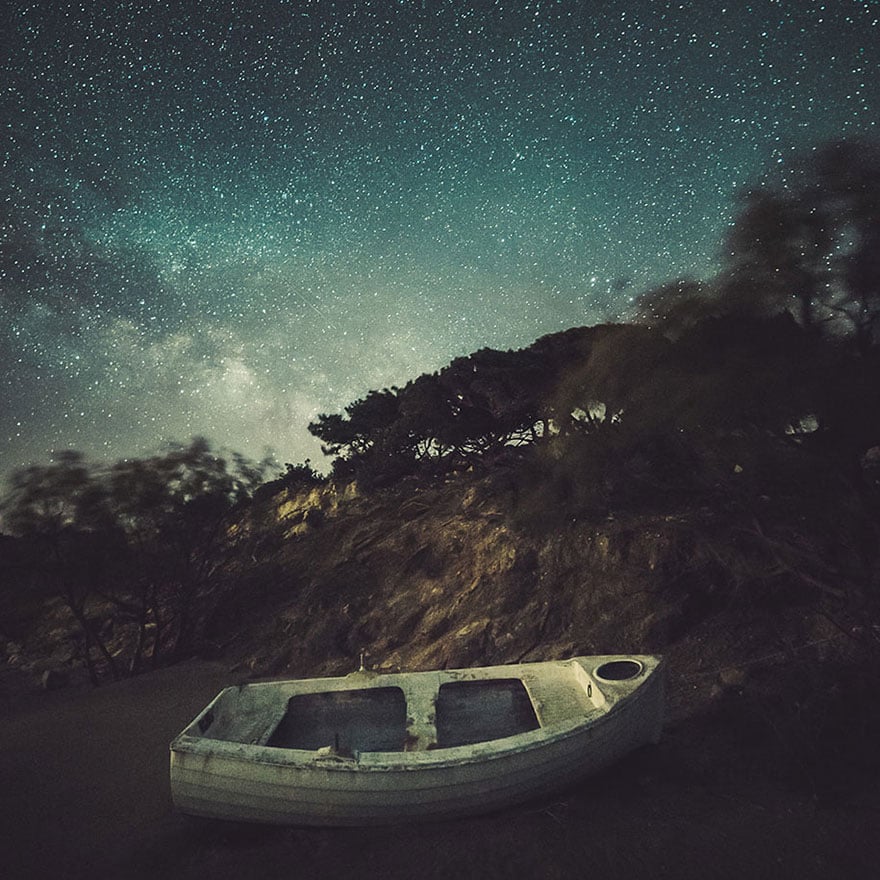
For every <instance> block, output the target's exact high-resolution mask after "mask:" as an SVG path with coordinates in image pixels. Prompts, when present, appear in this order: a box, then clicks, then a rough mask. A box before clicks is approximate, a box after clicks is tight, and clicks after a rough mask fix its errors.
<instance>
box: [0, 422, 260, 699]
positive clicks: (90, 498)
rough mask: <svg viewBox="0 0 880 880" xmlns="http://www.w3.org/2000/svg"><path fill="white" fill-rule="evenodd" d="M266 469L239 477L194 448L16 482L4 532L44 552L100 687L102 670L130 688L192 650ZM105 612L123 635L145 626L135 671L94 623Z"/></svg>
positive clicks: (242, 471) (37, 473)
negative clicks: (241, 513)
mask: <svg viewBox="0 0 880 880" xmlns="http://www.w3.org/2000/svg"><path fill="white" fill-rule="evenodd" d="M264 465H265V463H261V464H260V465H253V464H251V463H250V462H248V461H247V460H246V459H245V458H243V457H242V456H240V455H234V456H233V464H232V466H230V465H229V464H228V462H227V461H226V459H224V458H222V457H221V456H218V455H215V454H214V453H213V452H212V450H211V447H210V445H209V444H208V442H207V441H206V440H204V439H203V438H195V439H193V440H192V441H191V442H190V443H189V444H188V445H186V446H172V447H170V448H169V449H168V450H167V451H166V452H165V453H163V454H161V455H155V456H152V457H149V458H146V459H132V460H123V461H120V462H117V463H116V464H115V465H113V466H112V467H109V468H108V467H99V466H97V465H93V464H89V463H87V462H86V461H85V460H84V458H83V456H82V455H81V454H80V453H75V452H67V453H64V454H62V455H60V456H59V457H58V461H57V462H56V463H55V464H50V465H44V466H32V467H30V468H27V469H24V470H22V471H19V472H17V473H16V474H14V475H13V477H12V481H11V491H10V492H9V494H8V495H7V497H6V498H5V499H4V503H3V506H2V507H3V513H4V518H5V521H6V523H7V524H8V527H9V528H10V530H11V531H13V532H14V533H15V534H18V535H19V536H22V537H24V538H26V539H28V540H29V541H30V542H31V543H32V544H34V545H35V546H36V547H43V548H44V551H43V552H40V553H38V554H35V555H34V557H33V559H32V561H31V564H32V566H33V567H34V569H35V570H36V571H38V572H39V573H40V574H41V576H42V577H43V578H45V579H48V582H49V583H50V584H51V585H52V586H53V587H54V589H55V590H56V592H57V593H58V594H59V595H60V596H61V597H62V598H63V599H64V601H65V603H66V604H67V606H68V608H69V609H70V611H71V613H72V614H73V616H74V618H75V619H76V620H77V622H78V623H79V624H80V627H81V629H82V631H83V636H84V641H85V658H86V662H87V664H88V665H89V669H90V671H91V673H92V677H93V680H95V681H97V680H98V678H99V677H100V674H101V670H100V668H99V664H98V662H97V659H98V658H99V659H100V661H102V662H103V664H104V665H105V666H106V668H107V669H108V670H109V672H110V674H111V675H112V676H113V677H119V676H120V675H123V674H126V673H128V674H131V673H136V672H138V671H139V670H140V669H141V667H142V665H143V661H144V659H145V657H147V656H149V657H150V658H151V663H152V665H154V666H155V665H157V664H158V663H159V662H160V660H164V659H177V658H179V657H181V656H182V655H184V654H185V653H186V652H188V651H190V650H191V649H192V647H193V645H194V643H195V641H196V638H197V615H196V609H197V606H198V603H199V602H200V600H202V599H204V598H205V597H206V594H207V593H208V592H209V591H210V588H211V586H212V585H213V583H214V581H215V579H216V575H217V573H218V571H219V569H220V566H221V564H222V562H223V559H224V551H225V548H226V547H227V546H228V542H227V541H226V527H227V526H228V524H229V523H230V519H231V517H232V515H233V514H234V512H235V511H236V509H237V507H238V505H239V504H240V503H241V502H242V501H243V500H245V499H246V498H248V497H250V496H251V495H252V493H253V491H254V490H255V488H256V485H257V483H258V482H259V481H260V479H261V477H262V473H263V470H264ZM99 601H103V602H104V603H108V602H109V603H111V604H112V606H113V607H114V608H115V612H114V618H115V622H116V623H118V624H119V625H120V626H119V629H120V630H124V629H126V627H130V624H133V625H134V627H133V629H134V633H133V636H132V639H131V640H130V641H129V642H128V644H127V645H126V648H125V651H126V653H127V657H128V666H127V668H122V667H121V665H120V659H121V658H120V655H118V654H116V653H114V652H112V651H111V650H110V648H109V647H108V645H107V643H106V640H105V639H103V638H102V636H101V633H100V628H99V627H97V626H96V624H95V622H94V620H93V606H95V604H96V603H97V602H99ZM96 654H97V658H96V657H95V655H96Z"/></svg>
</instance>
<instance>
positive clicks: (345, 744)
mask: <svg viewBox="0 0 880 880" xmlns="http://www.w3.org/2000/svg"><path fill="white" fill-rule="evenodd" d="M663 678H664V673H663V665H662V662H661V658H659V657H657V656H648V655H603V656H594V657H574V658H571V659H568V660H556V661H546V662H535V663H518V664H509V665H502V666H486V667H478V668H472V669H444V670H437V671H431V672H396V673H378V672H373V671H368V670H365V669H363V668H362V669H360V670H358V671H357V672H353V673H351V674H349V675H346V676H340V677H337V678H312V679H299V680H279V681H263V682H249V683H246V684H241V685H236V686H232V687H227V688H225V689H224V690H222V691H221V692H220V693H219V694H218V695H217V696H216V697H215V698H214V700H213V701H212V702H211V703H210V704H209V705H208V706H207V707H206V708H205V709H204V710H203V711H202V712H201V713H200V714H199V715H198V716H197V717H196V718H195V719H194V720H193V721H192V723H191V724H189V725H188V726H187V727H186V728H185V729H184V730H183V731H182V732H181V733H180V734H179V735H178V736H177V737H176V738H175V739H174V740H173V742H172V743H171V795H172V800H173V802H174V805H175V807H176V809H177V810H179V811H180V812H182V813H185V814H189V815H194V816H202V817H209V818H214V819H229V820H234V821H245V822H264V823H273V824H285V825H375V824H386V823H388V824H391V823H398V822H410V821H417V820H438V819H448V818H454V817H461V816H468V815H473V814H476V813H482V812H488V811H492V810H497V809H501V808H504V807H507V806H510V805H513V804H516V803H521V802H524V801H528V800H531V799H534V798H537V797H540V796H544V795H548V794H551V793H553V792H556V791H558V790H560V789H564V788H566V787H568V786H571V785H572V784H573V782H574V781H575V780H578V779H580V778H582V777H585V776H587V775H589V774H591V773H595V772H596V771H598V770H601V769H603V768H605V767H607V766H608V765H610V764H612V763H613V762H615V761H617V760H618V759H620V758H621V757H623V756H624V755H626V754H627V753H628V752H630V751H632V750H633V749H636V748H638V747H640V746H642V745H645V744H647V743H651V742H656V741H657V740H658V739H659V737H660V734H661V730H662V725H663Z"/></svg>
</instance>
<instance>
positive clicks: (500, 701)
mask: <svg viewBox="0 0 880 880" xmlns="http://www.w3.org/2000/svg"><path fill="white" fill-rule="evenodd" d="M538 727H540V724H539V723H538V718H537V716H536V715H535V710H534V708H533V707H532V701H531V700H530V699H529V694H528V691H527V690H526V688H525V685H524V684H523V683H522V682H521V681H520V680H519V679H518V678H499V679H488V680H482V681H481V680H477V681H450V682H446V684H442V685H441V686H440V693H439V695H438V697H437V748H439V749H448V748H452V747H454V746H467V745H472V744H474V743H480V742H486V741H488V740H493V739H501V738H502V737H505V736H514V735H515V734H518V733H526V732H527V731H529V730H537V728H538Z"/></svg>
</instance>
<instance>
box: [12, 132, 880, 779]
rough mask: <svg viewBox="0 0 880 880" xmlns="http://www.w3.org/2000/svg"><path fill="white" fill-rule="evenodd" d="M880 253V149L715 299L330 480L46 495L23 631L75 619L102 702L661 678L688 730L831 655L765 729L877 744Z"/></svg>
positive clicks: (602, 334) (831, 154) (305, 472)
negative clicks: (388, 673)
mask: <svg viewBox="0 0 880 880" xmlns="http://www.w3.org/2000/svg"><path fill="white" fill-rule="evenodd" d="M878 255H880V160H878V155H877V149H876V148H875V147H874V146H873V145H864V144H835V145H831V146H828V147H825V148H823V149H821V150H818V151H816V152H815V154H814V155H813V156H811V157H810V159H809V161H805V163H804V165H803V167H802V168H801V169H800V171H799V174H798V176H797V177H796V178H793V179H791V180H789V181H788V184H787V186H785V187H779V188H772V187H769V186H765V187H762V188H760V189H757V190H755V191H754V192H751V193H749V194H748V195H746V196H745V197H744V201H743V204H742V207H741V211H740V213H739V216H738V218H737V220H736V223H735V224H734V226H733V227H732V228H731V231H730V234H729V236H728V240H727V241H726V243H725V261H724V263H725V264H724V268H723V270H722V271H721V272H720V273H719V275H718V276H717V277H716V278H714V279H711V280H709V281H705V282H700V283H696V282H690V281H687V280H681V281H678V282H675V283H671V284H668V285H665V286H663V287H661V288H659V289H657V290H653V291H649V292H647V293H645V294H644V295H643V296H642V297H641V298H640V299H639V301H638V303H637V308H638V319H637V320H634V321H633V322H631V323H627V324H606V325H600V326H595V327H582V328H573V329H570V330H566V331H564V332H561V333H555V334H551V335H549V336H545V337H542V338H541V339H538V340H537V341H536V342H534V343H533V344H532V345H530V346H528V347H526V348H524V349H522V350H519V351H494V350H491V349H482V350H480V351H477V352H475V353H473V354H472V355H470V356H469V357H462V358H457V359H455V360H454V361H452V363H450V364H449V365H448V366H447V367H445V368H444V369H442V370H440V371H438V372H437V373H434V374H425V375H422V376H419V377H418V378H416V379H414V380H412V381H411V382H409V383H407V384H406V385H405V386H404V387H402V388H390V389H388V388H386V389H382V390H374V391H370V392H369V393H368V394H366V395H365V396H364V397H363V398H361V399H360V400H357V401H355V402H353V403H351V404H350V405H349V406H347V407H346V408H345V411H344V413H340V414H323V415H321V416H319V417H318V418H317V419H316V420H315V422H314V423H313V424H312V425H310V430H311V431H312V433H313V434H314V435H315V436H317V437H318V438H320V440H321V441H322V443H323V444H324V448H325V452H326V453H327V454H328V456H330V457H331V458H332V459H333V463H332V473H331V476H330V478H329V479H328V478H324V477H322V476H320V475H319V474H318V473H317V472H316V471H315V470H314V469H313V468H312V467H311V464H310V463H309V462H306V463H305V464H301V465H288V466H287V470H286V473H285V474H283V475H280V476H278V477H277V478H275V479H273V480H271V481H270V482H263V480H264V479H265V476H266V473H267V469H268V467H269V465H268V463H265V462H264V463H262V464H260V465H255V464H253V463H250V462H247V461H246V460H244V459H243V458H242V457H241V456H235V455H234V456H232V457H231V460H227V459H225V458H223V457H221V456H219V455H217V454H215V453H214V452H213V451H212V450H211V448H210V446H209V445H208V444H207V443H206V442H205V441H202V440H195V441H193V442H192V443H191V444H189V445H188V446H185V447H179V448H172V449H170V450H168V451H167V452H166V453H164V454H162V455H157V456H154V457H152V458H149V459H145V460H137V461H126V462H119V463H117V464H116V465H114V466H111V467H102V466H98V465H95V464H90V463H88V462H86V461H85V460H84V459H83V458H82V456H80V455H78V454H77V453H65V454H64V455H61V456H59V457H58V458H57V460H56V462H55V463H54V464H51V465H48V466H34V467H31V468H28V469H25V470H23V471H21V472H19V473H17V474H16V475H15V476H14V477H13V479H12V481H11V485H10V490H9V492H8V493H7V495H6V498H5V501H4V503H3V516H4V523H5V525H6V528H7V529H9V530H10V531H11V532H12V533H13V535H14V536H15V537H10V536H6V537H5V538H4V539H3V541H2V542H0V567H2V574H3V582H4V593H3V595H2V596H0V631H2V632H3V634H4V635H5V636H6V638H7V639H14V640H17V641H24V642H27V640H28V639H29V638H30V639H31V640H33V633H34V632H35V631H36V629H38V628H39V627H38V626H37V624H36V623H35V620H38V618H39V615H40V614H41V613H43V610H44V606H43V605H41V604H40V602H42V597H50V596H55V597H59V598H60V601H61V602H62V603H63V606H64V607H66V609H67V613H68V621H69V626H68V627H67V629H66V630H63V628H60V629H59V627H58V626H56V632H55V637H56V641H57V637H58V632H59V631H62V630H63V631H64V632H67V633H68V634H69V635H70V636H71V637H72V639H73V641H74V642H75V644H76V651H77V653H78V655H79V657H80V659H81V660H82V661H83V662H85V664H86V665H87V667H88V669H89V670H90V672H91V674H92V677H93V679H94V680H95V681H97V680H99V679H100V678H101V677H103V676H107V675H111V676H120V675H125V674H131V673H135V672H138V671H139V670H142V669H144V668H147V667H151V666H155V665H157V664H161V663H165V662H170V661H172V660H175V659H178V658H180V657H181V656H185V655H187V654H190V653H193V652H205V651H208V650H211V651H214V652H217V651H220V652H224V653H225V654H226V655H227V656H229V657H230V658H234V659H235V661H236V662H238V663H239V664H240V666H241V668H243V669H246V670H248V671H250V672H251V673H253V674H270V673H276V672H281V671H284V670H297V671H298V672H300V673H304V672H318V671H322V670H323V671H329V670H338V669H340V668H351V667H352V665H353V664H355V663H356V662H357V657H358V655H359V654H360V652H361V651H362V650H367V652H368V654H369V655H370V656H371V657H372V662H374V663H377V664H379V665H384V666H395V665H399V666H408V667H418V666H437V665H468V664H472V663H481V662H490V661H491V662H505V661H509V660H515V659H523V658H529V657H532V658H537V657H539V656H542V657H549V656H562V655H564V654H570V653H573V652H582V653H594V652H602V651H618V650H632V651H647V650H650V651H661V650H662V651H667V652H672V653H673V654H674V655H675V656H676V658H677V659H678V661H679V662H680V665H681V666H682V668H683V669H688V670H690V672H689V675H691V677H690V678H688V676H687V675H685V674H684V673H683V674H682V676H681V677H680V678H679V679H678V691H677V692H675V693H677V694H678V696H677V697H676V696H675V694H674V700H675V699H678V700H679V705H683V702H682V701H684V702H686V699H692V698H693V688H696V687H697V685H696V684H694V682H695V681H696V682H703V679H702V678H700V676H704V675H705V676H707V677H706V678H705V682H704V683H707V684H708V685H712V686H718V681H719V679H718V678H717V676H715V673H716V672H718V670H723V669H724V668H726V667H727V666H729V665H730V664H734V665H737V664H740V665H742V664H746V663H751V662H753V660H754V658H756V657H758V658H760V657H762V656H763V657H771V656H772V657H775V656H783V657H785V658H787V660H789V661H796V660H797V662H793V663H790V664H789V667H788V668H789V670H790V669H791V668H798V663H799V662H800V660H798V658H802V657H803V656H804V655H803V654H802V653H799V652H801V651H803V650H807V651H808V655H809V656H810V657H812V658H813V659H814V660H817V661H821V662H820V663H819V666H818V667H817V668H818V669H819V670H820V672H818V673H817V672H816V669H813V672H812V673H811V675H810V676H808V677H807V679H808V680H809V681H812V682H815V681H817V680H818V679H819V678H821V679H822V680H823V681H824V685H823V687H822V688H819V689H815V688H814V689H812V690H809V692H808V693H804V692H803V681H800V682H798V681H795V682H794V685H795V687H794V690H796V691H797V692H798V697H797V701H796V705H797V706H798V707H800V708H797V710H795V709H793V708H791V705H793V704H791V705H789V709H788V710H786V711H787V714H785V715H784V717H783V716H781V715H774V714H773V712H781V711H782V710H781V709H780V708H779V706H780V705H781V704H778V703H772V704H768V703H764V704H762V708H761V709H760V711H761V712H763V713H765V714H768V712H769V715H768V717H769V724H770V727H771V728H772V730H774V731H776V732H777V733H778V732H779V731H785V730H794V729H795V728H796V726H797V723H798V722H799V721H800V720H802V715H801V712H802V710H803V707H804V706H807V705H809V706H810V707H811V711H812V710H817V709H818V711H813V714H812V715H811V717H812V718H813V719H814V720H816V721H817V724H818V723H819V721H818V719H825V721H823V722H822V723H825V722H827V723H829V724H830V723H831V719H832V717H834V716H835V714H837V715H839V717H843V718H850V719H853V718H856V716H854V715H853V714H852V713H853V712H854V711H855V710H854V709H853V708H852V707H853V706H861V707H862V708H863V709H864V712H863V713H862V714H861V715H859V716H858V718H857V719H856V722H857V723H854V724H851V725H849V727H848V728H847V736H856V737H862V739H863V740H864V743H867V741H868V740H869V739H870V737H871V736H872V735H873V734H872V733H871V731H875V732H876V729H877V725H878V723H880V718H878V717H877V713H876V711H874V712H873V714H872V712H871V711H869V710H868V708H866V707H868V706H869V701H867V700H863V699H862V698H861V697H860V696H859V694H861V691H860V690H859V689H860V688H863V687H864V685H865V682H866V681H868V680H869V679H868V677H867V676H866V675H856V676H852V675H850V677H849V681H850V684H849V685H848V686H847V687H846V688H843V687H842V686H841V685H840V684H839V682H838V683H837V684H833V685H831V684H829V681H831V680H836V679H835V672H834V670H836V669H837V666H836V665H835V664H845V665H846V668H847V669H849V670H850V672H851V671H852V670H853V669H854V668H856V666H857V665H858V666H859V668H862V669H877V666H878V663H880V582H878V580H880V565H878V546H880V543H878V540H877V539H878V527H880V339H878V321H880V256H878ZM35 596H39V597H41V598H40V602H37V601H35V599H34V597H35ZM44 630H45V627H44ZM47 637H48V636H47ZM25 647H27V646H25ZM67 659H68V661H69V660H70V659H71V658H70V657H69V656H68V657H67ZM832 661H833V662H832ZM695 670H701V671H695ZM710 672H711V673H712V675H709V673H710ZM732 680H734V681H739V680H740V679H738V678H735V679H732ZM777 680H778V679H777ZM729 684H730V681H727V684H725V683H724V680H723V679H722V680H721V686H722V689H724V688H728V685H729ZM789 684H792V682H789ZM688 688H690V690H688ZM685 691H687V696H685ZM862 696H864V695H862ZM844 704H846V705H847V706H848V707H849V708H848V709H847V711H848V712H849V714H848V715H847V714H846V712H844V713H843V714H842V715H840V710H841V707H842V706H843V705H844ZM768 705H773V706H774V707H775V708H774V709H773V710H768V709H767V706H768ZM757 711H758V710H757V709H756V712H757ZM786 725H790V727H788V728H787V727H786ZM810 729H811V730H812V731H814V733H815V736H814V735H813V734H812V733H811V734H810V737H812V738H810V737H805V736H804V734H803V731H801V733H800V734H798V736H799V739H797V741H798V742H800V743H801V744H802V745H803V749H802V754H801V758H804V760H806V758H808V757H809V754H810V750H815V749H817V748H818V743H820V742H822V739H821V736H822V734H821V732H815V731H817V730H818V727H815V726H814V727H813V728H810ZM838 734H840V731H837V734H835V735H838ZM859 741H860V742H861V741H862V740H859ZM864 743H863V745H864ZM789 744H790V743H789ZM796 752H797V749H795V750H794V751H793V752H791V754H794V753H796ZM856 752H858V749H855V751H854V752H853V753H856ZM865 753H866V754H867V752H865ZM804 756H806V757H804ZM789 757H790V756H789ZM798 760H800V758H799V759H798ZM875 763H876V762H875Z"/></svg>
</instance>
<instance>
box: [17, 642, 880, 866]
mask: <svg viewBox="0 0 880 880" xmlns="http://www.w3.org/2000/svg"><path fill="white" fill-rule="evenodd" d="M235 675H236V674H235V673H232V672H230V670H229V666H228V664H222V663H216V662H215V663H209V662H206V661H201V660H199V661H190V662H187V663H184V664H180V665H178V666H175V667H172V668H167V669H163V670H159V671H157V672H154V673H151V674H147V675H143V676H140V677H138V678H135V679H130V680H127V681H122V682H118V683H115V684H109V685H106V686H103V687H100V688H91V687H89V686H88V685H87V684H85V683H82V684H78V683H76V682H74V683H73V684H72V685H71V686H70V687H68V688H66V689H64V690H60V691H57V692H49V693H45V692H41V691H39V690H37V689H36V687H34V685H33V684H32V683H31V682H30V680H29V679H28V678H26V677H25V676H24V675H23V673H21V672H20V671H18V670H14V669H7V670H4V671H3V673H2V675H0V712H2V714H0V780H2V790H0V828H2V829H3V834H2V835H0V865H2V876H4V877H8V878H10V880H29V878H41V880H42V878H48V877H51V878H54V880H77V878H86V877H106V878H116V877H119V878H163V880H184V878H205V877H210V878H212V880H225V878H230V880H232V878H235V880H242V878H248V877H260V878H261V880H271V878H274V877H279V878H280V877H284V878H310V877H321V878H335V877H340V878H342V877H345V878H353V877H356V878H358V880H367V878H410V877H419V878H434V877H437V878H439V877H443V878H449V877H457V878H470V877H473V878H501V877H504V878H508V877H511V876H520V877H526V878H571V877H579V876H591V877H595V878H602V880H614V878H627V880H628V878H660V877H669V878H683V880H688V878H700V880H703V878H706V877H712V878H736V880H744V878H745V880H751V878H764V877H766V878H773V880H777V878H779V877H781V876H786V877H797V878H800V880H811V878H816V880H818V878H821V880H834V878H841V880H843V878H846V880H860V878H866V880H867V878H874V877H876V876H877V867H876V866H877V862H878V858H880V834H878V831H880V798H878V797H877V795H876V790H874V791H873V793H871V792H869V793H868V794H867V795H866V794H864V793H862V794H860V795H858V796H855V795H854V796H852V797H849V798H843V799H838V800H837V801H836V802H834V803H833V804H828V803H824V802H823V801H822V800H821V799H817V798H816V797H814V796H811V795H810V794H809V792H808V791H806V790H805V791H798V790H796V789H793V788H792V787H791V786H786V785H784V784H782V783H781V782H780V781H779V780H778V779H776V778H774V777H773V776H772V775H771V776H769V777H768V776H766V775H765V774H763V773H762V771H761V769H760V767H759V766H758V765H756V764H754V763H753V762H752V761H751V760H750V759H748V757H746V756H747V754H748V753H747V752H742V753H741V752H740V751H739V750H738V746H737V743H736V740H735V737H731V736H730V735H727V734H726V733H725V730H723V729H720V727H719V720H718V719H719V718H723V717H724V716H723V714H722V715H720V716H719V715H717V713H716V715H714V716H712V717H710V716H708V715H704V714H703V713H701V712H696V713H695V712H694V711H692V708H691V709H688V710H684V709H683V708H682V707H684V706H685V705H688V706H691V707H692V706H693V705H694V703H693V701H688V700H683V699H682V698H681V695H682V693H683V692H685V691H687V690H688V689H691V688H693V687H694V685H693V684H692V683H691V682H690V681H689V680H685V679H682V678H677V677H676V674H675V671H674V670H672V671H671V676H670V678H671V682H670V684H671V689H670V693H671V710H672V711H671V717H670V719H669V723H668V725H667V729H666V732H665V735H664V738H663V740H662V741H661V743H660V744H659V745H657V746H651V747H646V748H644V749H642V750H640V751H638V752H636V753H634V754H632V755H631V756H629V757H628V758H626V759H625V760H624V761H622V762H621V763H619V764H618V765H617V766H615V767H614V768H612V769H611V770H609V771H607V772H606V773H604V774H602V775H601V776H599V777H595V778H593V779H591V780H589V781H587V782H584V783H582V784H580V785H578V786H577V787H575V788H572V789H571V790H569V791H567V792H564V793H562V794H561V795H559V796H558V797H556V798H554V799H552V800H549V801H544V802H540V803H533V804H528V805H526V806H522V807H518V808H514V809H510V810H508V811H506V812H504V813H501V814H494V815H489V816H483V817H477V818H473V819H469V820H459V821H454V822H445V823H435V824H424V825H415V826H392V827H383V828H375V829H358V828H353V829H302V828H298V829H286V828H272V827H260V826H247V825H238V824H231V823H215V822H206V821H197V820H192V819H188V818H187V817H184V816H180V815H178V814H176V813H175V812H174V811H173V808H172V804H171V800H170V795H169V788H168V743H169V741H170V740H171V739H172V737H173V736H174V735H175V734H176V733H177V732H179V730H180V729H181V728H183V727H184V726H185V725H186V724H187V723H188V722H189V721H190V720H191V719H192V718H193V717H194V716H195V715H196V714H197V712H198V711H199V710H200V709H201V708H202V707H203V706H204V705H205V704H206V703H207V702H208V700H209V699H210V698H211V697H213V696H214V694H215V693H216V692H217V691H218V690H219V689H220V688H221V687H223V686H225V685H227V684H229V683H231V682H234V681H235V680H236V678H235ZM722 699H724V698H723V697H722ZM731 699H735V696H731ZM733 705H734V707H735V703H734V704H733ZM728 733H729V732H728Z"/></svg>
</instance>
